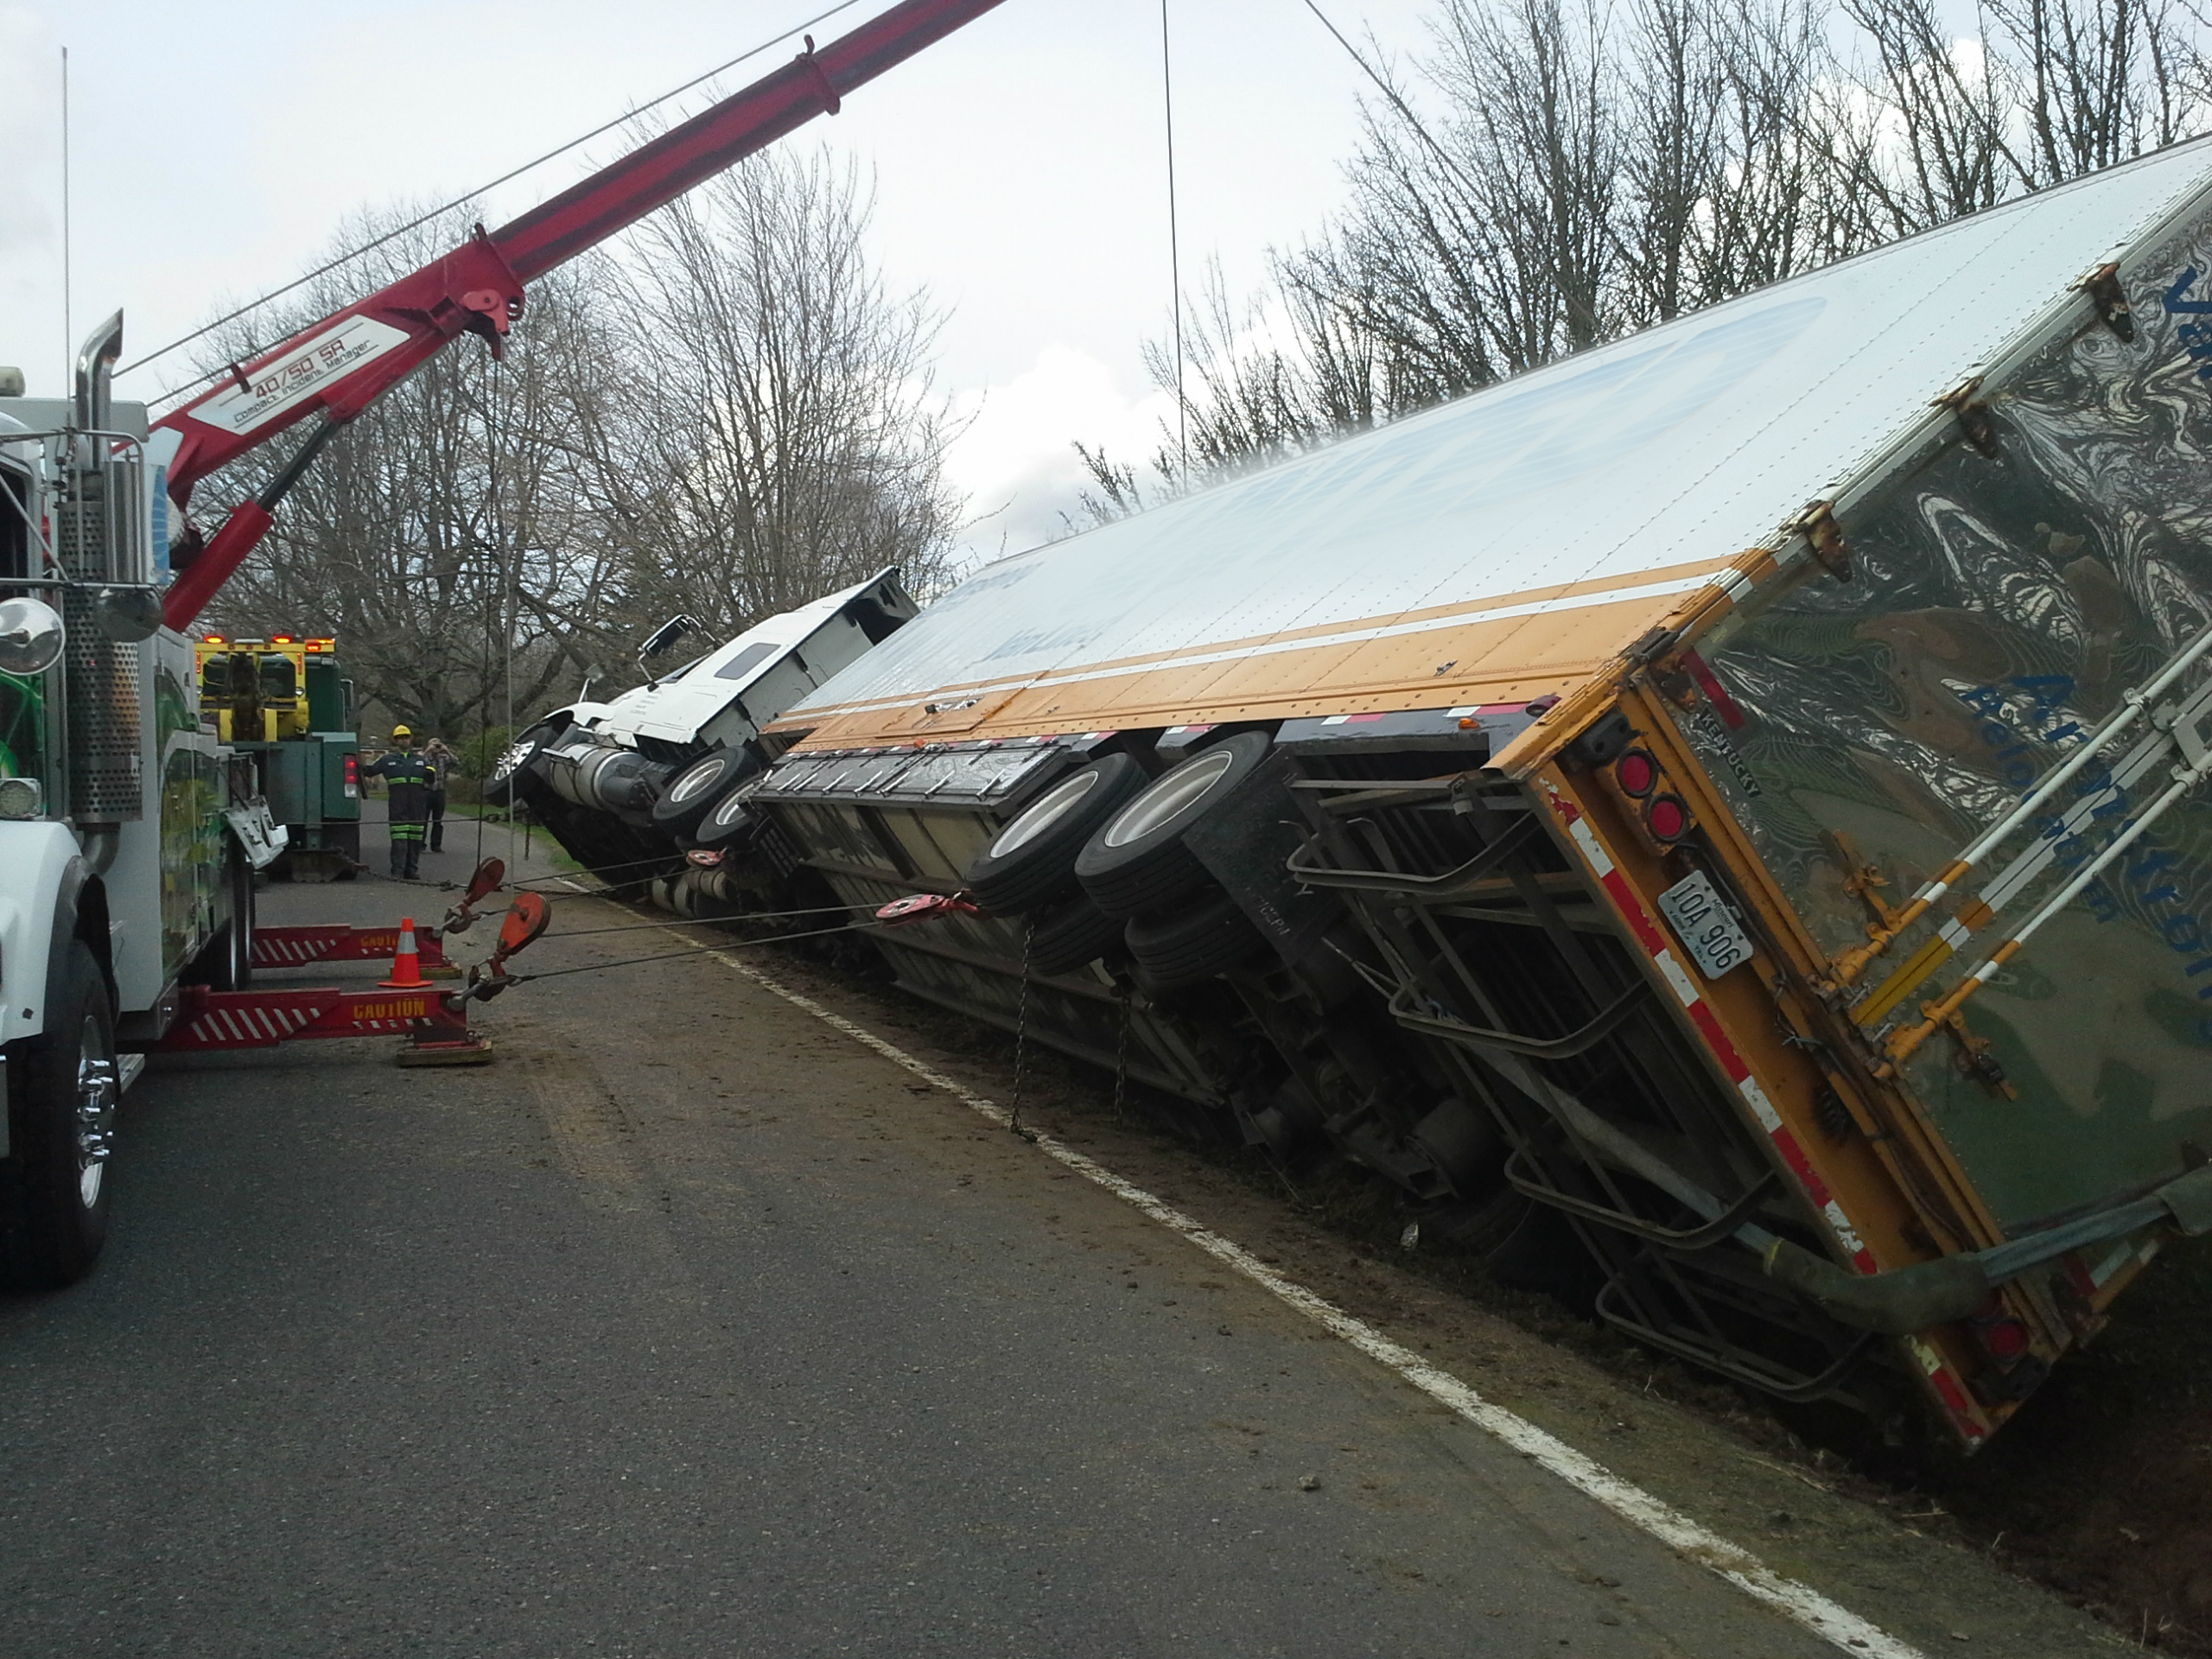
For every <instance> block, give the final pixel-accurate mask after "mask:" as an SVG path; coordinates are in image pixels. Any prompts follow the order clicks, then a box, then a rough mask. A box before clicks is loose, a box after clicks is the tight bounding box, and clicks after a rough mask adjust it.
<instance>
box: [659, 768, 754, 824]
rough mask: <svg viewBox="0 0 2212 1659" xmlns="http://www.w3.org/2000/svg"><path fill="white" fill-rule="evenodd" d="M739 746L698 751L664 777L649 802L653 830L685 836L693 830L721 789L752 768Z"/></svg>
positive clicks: (710, 807)
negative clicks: (661, 787) (664, 782)
mask: <svg viewBox="0 0 2212 1659" xmlns="http://www.w3.org/2000/svg"><path fill="white" fill-rule="evenodd" d="M750 763H751V757H750V756H748V755H747V754H746V753H745V752H744V751H743V750H741V749H715V750H713V751H711V752H710V753H706V754H702V755H701V756H700V757H699V758H698V759H697V760H694V761H693V762H692V763H691V764H690V766H686V767H684V768H683V771H681V772H677V774H676V776H675V777H673V778H671V779H669V780H668V787H667V788H666V789H664V790H663V791H661V797H660V798H659V799H658V800H657V801H655V802H654V803H653V806H652V819H653V827H654V828H655V829H664V830H666V831H667V832H668V833H669V834H670V835H671V836H688V835H690V833H691V832H692V831H693V830H694V829H697V828H698V827H699V825H700V823H701V822H702V820H703V819H704V818H705V817H706V816H707V814H708V812H709V810H711V809H712V808H713V806H714V804H715V802H716V801H718V800H720V799H721V796H722V794H723V791H726V790H727V789H728V788H729V786H730V785H733V784H735V783H737V782H739V781H740V780H741V779H743V778H744V777H745V776H746V775H747V773H748V772H751V771H753V770H755V769H756V768H754V767H753V766H752V765H751V764H750Z"/></svg>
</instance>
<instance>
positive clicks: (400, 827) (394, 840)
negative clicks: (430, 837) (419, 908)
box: [368, 726, 438, 881]
mask: <svg viewBox="0 0 2212 1659" xmlns="http://www.w3.org/2000/svg"><path fill="white" fill-rule="evenodd" d="M391 742H392V747H391V753H388V754H386V755H385V756H384V757H383V758H382V759H381V760H378V761H377V763H376V764H375V765H374V766H371V767H370V768H369V769H368V770H369V773H370V775H371V776H372V777H376V778H381V779H384V780H385V783H387V784H388V785H391V789H390V791H388V804H387V806H386V809H385V817H386V818H387V819H388V820H389V823H388V825H387V827H388V829H389V830H390V833H391V873H392V874H394V875H395V876H404V877H405V878H406V879H407V880H410V881H412V880H414V879H415V874H416V869H417V868H419V867H420V866H421V864H422V862H423V829H424V827H425V824H426V823H427V821H428V819H429V816H430V791H432V790H433V789H435V788H436V787H437V785H438V772H437V768H436V767H435V766H432V765H431V764H430V762H429V760H427V759H426V758H425V757H424V756H423V755H422V754H420V753H417V752H416V748H415V734H414V732H413V731H412V730H411V729H410V728H407V727H405V726H395V727H393V728H391Z"/></svg>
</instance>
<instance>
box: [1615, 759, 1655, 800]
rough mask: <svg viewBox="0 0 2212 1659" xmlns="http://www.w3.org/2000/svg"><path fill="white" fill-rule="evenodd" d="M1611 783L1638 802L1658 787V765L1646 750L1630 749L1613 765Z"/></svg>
mask: <svg viewBox="0 0 2212 1659" xmlns="http://www.w3.org/2000/svg"><path fill="white" fill-rule="evenodd" d="M1613 781H1614V782H1615V783H1617V784H1618V785H1620V786H1621V792H1622V793H1623V794H1625V795H1633V796H1634V797H1636V798H1637V800H1639V801H1640V800H1642V799H1643V798H1644V797H1645V796H1646V795H1649V793H1650V792H1651V791H1653V790H1655V789H1656V788H1657V787H1658V786H1659V763H1658V762H1657V761H1656V760H1653V759H1652V758H1651V753H1650V751H1649V750H1648V749H1630V751H1629V752H1628V753H1626V754H1624V755H1623V756H1621V758H1620V759H1619V760H1616V761H1615V762H1614V763H1613Z"/></svg>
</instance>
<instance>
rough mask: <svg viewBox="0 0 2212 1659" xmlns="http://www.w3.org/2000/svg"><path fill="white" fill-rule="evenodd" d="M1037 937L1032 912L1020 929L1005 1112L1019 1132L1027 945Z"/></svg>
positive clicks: (1026, 1017)
mask: <svg viewBox="0 0 2212 1659" xmlns="http://www.w3.org/2000/svg"><path fill="white" fill-rule="evenodd" d="M1036 937H1037V918H1036V916H1035V915H1034V914H1032V915H1031V916H1030V918H1029V919H1028V920H1027V922H1026V923H1025V924H1023V926H1022V930H1021V997H1020V1001H1018V1002H1017V1003H1016V1004H1015V1005H1014V1103H1013V1105H1012V1106H1011V1107H1010V1108H1009V1109H1008V1110H1007V1128H1010V1129H1012V1130H1013V1131H1014V1133H1015V1134H1016V1135H1020V1134H1021V1133H1022V1132H1023V1131H1022V1128H1021V1067H1022V1060H1023V1058H1024V1057H1025V1055H1026V1054H1027V1052H1028V1048H1029V946H1030V944H1031V942H1032V941H1033V940H1034V939H1035V938H1036Z"/></svg>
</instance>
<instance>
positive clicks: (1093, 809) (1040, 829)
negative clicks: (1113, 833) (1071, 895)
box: [967, 754, 1144, 916]
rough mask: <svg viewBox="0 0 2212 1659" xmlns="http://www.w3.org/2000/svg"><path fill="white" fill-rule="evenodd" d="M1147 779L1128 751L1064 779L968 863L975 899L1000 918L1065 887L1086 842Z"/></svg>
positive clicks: (969, 887) (1094, 762)
mask: <svg viewBox="0 0 2212 1659" xmlns="http://www.w3.org/2000/svg"><path fill="white" fill-rule="evenodd" d="M1143 783H1144V769H1143V768H1142V767H1141V766H1138V765H1137V763H1136V762H1135V760H1132V759H1130V757H1129V756H1128V755H1126V754H1109V755H1106V756H1104V757H1103V758H1102V759H1100V760H1094V761H1092V762H1091V763H1090V765H1089V766H1085V767H1084V768H1083V769H1082V770H1081V771H1080V772H1071V773H1070V774H1069V775H1068V776H1067V777H1065V778H1063V779H1061V780H1060V781H1059V782H1058V783H1057V784H1055V785H1052V788H1050V789H1048V790H1046V791H1045V792H1044V793H1043V794H1042V795H1040V796H1039V797H1038V798H1037V799H1036V800H1034V801H1033V802H1032V803H1031V804H1029V805H1028V806H1027V808H1026V809H1024V810H1022V811H1021V812H1020V813H1019V814H1017V815H1016V816H1015V817H1014V822H1013V823H1009V824H1007V826H1006V828H1005V829H1001V830H1000V831H999V833H998V838H997V839H996V840H995V841H994V842H991V844H990V845H989V846H988V847H987V848H986V849H983V852H982V855H980V856H979V857H977V859H976V861H975V862H974V863H972V864H970V865H969V867H968V875H967V884H968V890H969V892H970V893H973V894H975V896H976V903H977V904H979V905H981V906H982V907H983V908H984V909H985V910H988V911H991V912H995V914H998V915H1001V916H1019V915H1020V914H1021V913H1022V912H1025V911H1028V910H1033V909H1035V908H1036V907H1037V906H1039V905H1041V904H1043V903H1044V902H1045V901H1046V899H1050V898H1052V897H1053V896H1054V895H1055V894H1057V893H1062V892H1064V891H1065V890H1066V889H1067V888H1068V887H1071V886H1072V885H1073V882H1074V877H1075V861H1076V855H1077V853H1078V852H1080V851H1081V850H1082V849H1083V844H1084V842H1086V841H1088V840H1090V836H1091V832H1092V831H1093V830H1095V829H1097V828H1098V827H1099V825H1101V824H1103V823H1105V822H1106V821H1107V820H1108V819H1109V817H1112V816H1113V815H1114V811H1115V809H1116V808H1117V807H1119V806H1120V805H1121V804H1122V802H1124V801H1126V800H1128V798H1129V797H1130V796H1132V795H1134V794H1135V793H1136V792H1137V791H1138V789H1139V788H1141V786H1142V785H1143Z"/></svg>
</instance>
